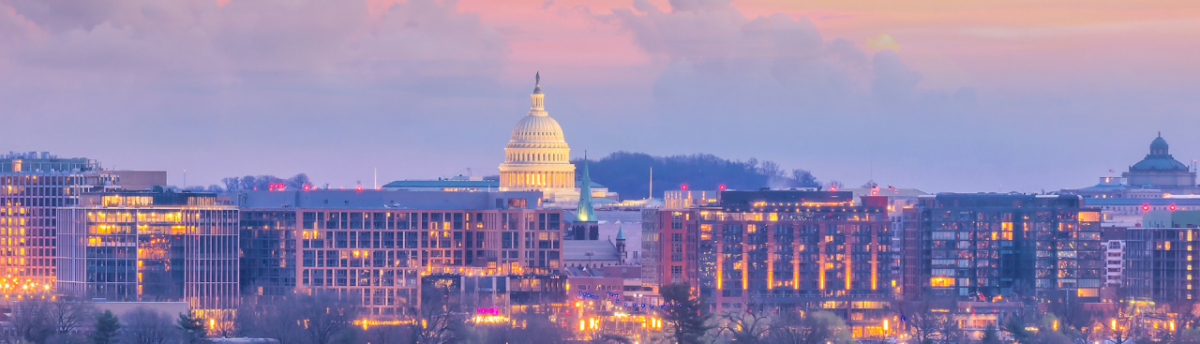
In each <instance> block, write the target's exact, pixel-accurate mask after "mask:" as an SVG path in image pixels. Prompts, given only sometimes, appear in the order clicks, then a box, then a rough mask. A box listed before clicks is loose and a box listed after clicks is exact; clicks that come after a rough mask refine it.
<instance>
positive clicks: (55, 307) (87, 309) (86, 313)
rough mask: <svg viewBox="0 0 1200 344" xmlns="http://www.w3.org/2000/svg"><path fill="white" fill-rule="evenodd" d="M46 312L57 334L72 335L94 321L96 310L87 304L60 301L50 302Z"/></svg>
mask: <svg viewBox="0 0 1200 344" xmlns="http://www.w3.org/2000/svg"><path fill="white" fill-rule="evenodd" d="M46 312H47V316H48V318H49V320H50V321H51V323H52V324H53V325H54V331H55V332H56V333H72V332H75V331H76V330H79V328H80V327H82V326H83V325H84V324H86V323H87V322H88V321H89V320H92V319H93V315H94V314H95V313H96V309H95V308H94V307H92V305H90V304H87V303H83V302H79V301H70V300H63V299H59V300H56V301H53V302H50V305H49V307H46Z"/></svg>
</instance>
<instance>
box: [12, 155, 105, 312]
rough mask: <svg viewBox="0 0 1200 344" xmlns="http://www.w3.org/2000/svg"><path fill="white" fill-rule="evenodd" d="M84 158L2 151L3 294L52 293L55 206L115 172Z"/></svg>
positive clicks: (101, 185)
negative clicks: (4, 152)
mask: <svg viewBox="0 0 1200 344" xmlns="http://www.w3.org/2000/svg"><path fill="white" fill-rule="evenodd" d="M99 169H100V167H99V164H98V163H96V162H95V161H93V160H88V159H84V158H58V157H56V156H53V155H50V154H49V153H44V152H43V153H36V152H29V153H9V154H7V155H3V156H0V293H3V294H4V295H5V296H6V298H5V299H6V300H10V299H21V298H24V297H27V296H32V295H37V294H39V293H53V292H54V285H55V280H56V278H55V269H56V261H55V257H56V255H57V252H56V250H57V249H56V240H57V238H56V234H55V233H56V221H57V216H58V209H59V207H69V206H73V205H75V204H76V203H77V202H78V200H79V195H81V194H82V193H84V192H90V191H94V190H103V189H105V188H112V187H114V186H115V185H116V184H117V183H118V181H119V177H118V176H117V175H114V174H110V173H108V172H105V171H100V170H99Z"/></svg>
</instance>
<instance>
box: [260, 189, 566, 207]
mask: <svg viewBox="0 0 1200 344" xmlns="http://www.w3.org/2000/svg"><path fill="white" fill-rule="evenodd" d="M541 197H542V193H541V192H537V191H503V192H501V191H488V192H452V191H405V190H401V191H387V190H384V191H378V190H362V191H357V190H311V191H250V192H243V193H240V194H238V195H237V197H236V199H237V201H236V203H237V204H238V206H239V207H241V208H260V209H277V208H306V209H310V208H311V209H478V210H483V209H512V208H518V207H520V206H519V204H520V203H524V207H523V208H526V209H537V208H540V202H541Z"/></svg>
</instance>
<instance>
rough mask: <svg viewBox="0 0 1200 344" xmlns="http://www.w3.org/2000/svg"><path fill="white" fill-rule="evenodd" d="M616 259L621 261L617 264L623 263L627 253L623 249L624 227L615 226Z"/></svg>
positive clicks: (627, 255)
mask: <svg viewBox="0 0 1200 344" xmlns="http://www.w3.org/2000/svg"><path fill="white" fill-rule="evenodd" d="M616 245H617V259H619V260H620V261H621V263H620V264H619V265H625V260H626V259H627V258H629V253H628V252H626V251H625V228H624V226H622V227H617V243H616Z"/></svg>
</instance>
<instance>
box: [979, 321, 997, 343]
mask: <svg viewBox="0 0 1200 344" xmlns="http://www.w3.org/2000/svg"><path fill="white" fill-rule="evenodd" d="M998 332H999V331H997V330H996V325H994V324H988V326H987V329H985V330H983V339H982V340H981V342H982V344H1000V334H999V333H998Z"/></svg>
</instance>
